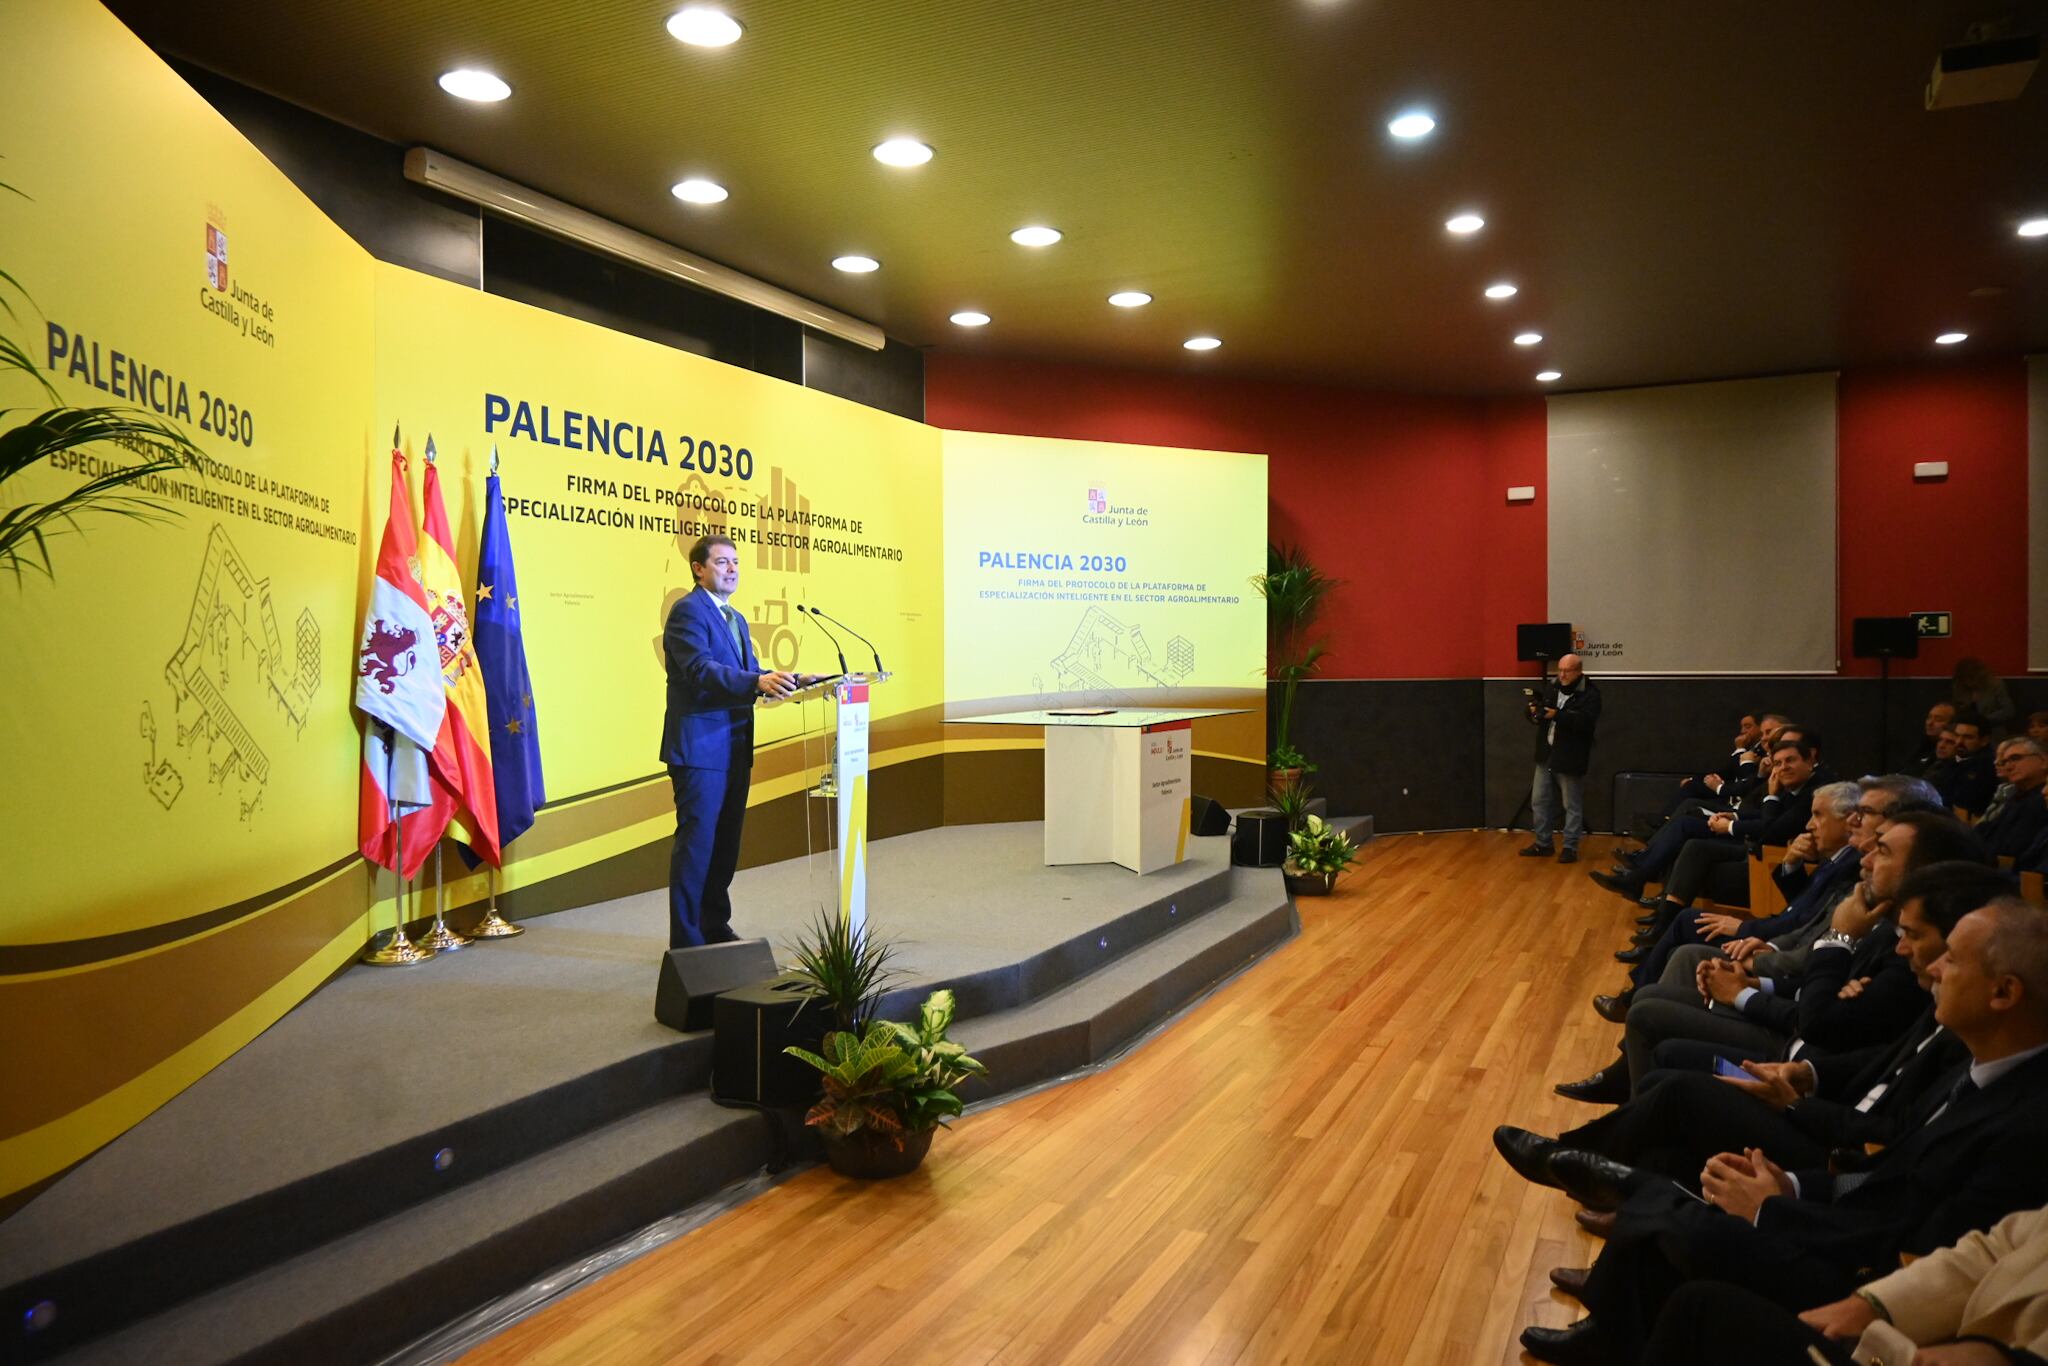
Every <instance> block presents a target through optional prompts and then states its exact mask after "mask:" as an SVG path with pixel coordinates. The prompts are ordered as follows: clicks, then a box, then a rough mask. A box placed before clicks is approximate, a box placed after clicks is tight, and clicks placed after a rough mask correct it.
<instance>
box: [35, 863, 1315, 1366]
mask: <svg viewBox="0 0 2048 1366" xmlns="http://www.w3.org/2000/svg"><path fill="white" fill-rule="evenodd" d="M1222 881H1223V883H1224V886H1223V887H1222V888H1221V891H1222V892H1223V893H1226V894H1227V893H1230V892H1237V893H1239V895H1235V896H1228V895H1226V896H1224V897H1222V898H1221V899H1220V904H1212V905H1210V906H1207V907H1203V908H1201V909H1199V910H1196V911H1190V910H1189V909H1188V908H1186V907H1181V908H1180V909H1179V910H1177V911H1175V912H1173V913H1171V914H1169V915H1167V917H1166V919H1167V921H1168V928H1167V929H1163V930H1157V929H1154V928H1153V927H1152V926H1150V925H1149V924H1147V923H1140V922H1133V923H1131V924H1128V925H1126V926H1125V929H1126V931H1127V932H1129V933H1133V934H1138V935H1141V936H1142V937H1141V938H1140V939H1139V941H1138V942H1137V944H1136V945H1135V946H1134V947H1131V948H1129V949H1128V951H1125V952H1122V953H1119V954H1114V955H1112V954H1110V953H1109V952H1108V951H1107V950H1104V949H1102V948H1101V946H1100V944H1099V943H1098V944H1096V945H1095V946H1094V948H1095V953H1096V955H1097V959H1096V961H1097V962H1098V964H1099V965H1098V966H1097V967H1096V968H1095V969H1094V970H1093V971H1090V972H1085V973H1080V974H1078V975H1076V976H1073V977H1072V978H1070V979H1069V980H1067V981H1066V982H1065V984H1064V985H1061V986H1059V987H1057V988H1055V989H1054V990H1052V991H1051V992H1050V993H1049V994H1046V995H1043V996H1041V997H1038V998H1037V999H1028V1000H1026V1001H1025V1002H1024V1003H1022V1004H1020V1005H1018V1006H1016V1007H1014V1008H1011V1009H1007V1010H1002V1011H997V1012H994V1013H991V1014H986V1015H982V1016H979V1017H976V1018H973V1019H968V1020H963V1021H961V1022H960V1023H959V1025H958V1026H957V1027H956V1028H955V1031H954V1033H955V1036H956V1037H957V1038H959V1039H960V1040H961V1041H962V1042H963V1043H966V1044H967V1045H968V1047H969V1048H970V1050H971V1051H973V1052H974V1053H975V1054H976V1055H977V1056H979V1057H981V1058H983V1060H984V1061H986V1062H987V1063H988V1064H989V1065H990V1067H991V1069H992V1071H993V1072H994V1083H995V1085H996V1086H999V1087H1000V1088H1001V1090H1002V1091H1013V1090H1018V1089H1022V1088H1025V1087H1029V1086H1033V1085H1036V1084H1039V1083H1041V1082H1044V1081H1047V1080H1051V1079H1053V1078H1057V1077H1059V1076H1062V1075H1065V1074H1067V1073H1070V1072H1073V1071H1076V1070H1078V1069H1080V1068H1082V1067H1085V1066H1087V1065H1089V1064H1090V1063H1094V1062H1098V1061H1101V1060H1102V1059H1104V1058H1105V1057H1108V1056H1110V1055H1112V1054H1113V1053H1114V1052H1115V1051H1116V1050H1117V1049H1119V1048H1120V1047H1122V1046H1124V1045H1125V1044H1127V1043H1128V1042H1129V1041H1130V1040H1131V1039H1133V1038H1135V1037H1137V1036H1138V1035H1139V1034H1141V1033H1143V1032H1144V1031H1145V1030H1146V1029H1147V1028H1150V1027H1151V1026H1152V1025H1154V1024H1156V1023H1157V1022H1159V1021H1161V1020H1163V1019H1165V1018H1167V1017H1168V1016H1170V1015H1171V1014H1172V1013H1173V1012H1174V1011H1176V1010H1178V1009H1179V1008H1180V1007H1181V1006H1183V1005H1185V1004H1186V1003H1187V1002H1188V1001H1190V1000H1192V999H1194V998H1195V997H1196V996H1198V995H1200V994H1201V993H1202V992H1203V991H1204V990H1205V989H1206V988H1207V987H1209V986H1210V985H1211V984H1213V983H1214V982H1216V981H1218V980H1220V979H1222V978H1223V977H1226V976H1228V975H1230V974H1231V973H1232V972H1234V971H1236V970H1238V969H1239V968H1242V967H1243V966H1245V965H1246V964H1248V963H1249V962H1251V961H1252V960H1254V959H1256V958H1257V957H1258V956H1260V955H1261V954H1263V953H1265V952H1266V951H1268V950H1270V949H1271V948H1273V947H1274V946H1276V945H1277V944H1280V943H1282V942H1284V941H1285V940H1287V939H1288V938H1291V937H1292V936H1293V934H1294V933H1295V932H1296V930H1297V927H1298V921H1297V920H1296V918H1295V915H1294V912H1293V908H1292V907H1291V905H1289V904H1288V902H1287V901H1286V899H1285V897H1284V895H1283V892H1282V889H1281V887H1280V878H1279V875H1278V873H1277V872H1273V871H1271V870H1265V871H1259V870H1248V869H1247V870H1228V871H1226V872H1225V874H1224V875H1223V878H1222ZM1112 947H1115V946H1114V945H1113V946H1112ZM921 993H922V989H921V988H920V989H918V993H917V994H919V995H921ZM769 1124H770V1121H769V1120H768V1118H767V1117H765V1116H763V1115H760V1114H757V1113H754V1112H750V1111H743V1110H731V1109H726V1108H723V1107H720V1106H718V1105H716V1104H714V1103H713V1102H712V1101H711V1100H710V1099H709V1098H708V1097H707V1096H705V1095H703V1094H702V1093H695V1094H692V1095H688V1096H681V1097H675V1098H671V1099H667V1100H663V1101H661V1102H659V1103H657V1104H654V1105H651V1106H649V1107H647V1108H645V1109H643V1110H640V1111H638V1112H636V1113H633V1114H629V1115H626V1116H624V1117H621V1118H616V1119H613V1120H611V1121H610V1122H609V1123H607V1124H605V1125H603V1126H602V1127H600V1128H596V1129H593V1130H591V1131H589V1132H586V1133H582V1134H578V1135H575V1136H572V1137H570V1138H568V1139H566V1140H565V1141H562V1142H560V1143H559V1144H557V1145H556V1146H554V1147H551V1148H549V1149H547V1150H545V1151H541V1152H538V1153H536V1154H535V1155H533V1156H531V1157H528V1158H526V1159H524V1160H522V1161H517V1162H513V1163H511V1164H510V1165H507V1166H504V1167H502V1168H501V1169H498V1170H495V1171H491V1172H488V1173H487V1174H484V1175H482V1176H480V1177H477V1178H475V1179H473V1180H471V1181H469V1182H468V1183H467V1184H464V1185H461V1186H458V1187H456V1188H454V1189H450V1190H446V1191H445V1192H444V1193H441V1194H438V1195H434V1196H432V1197H431V1198H425V1199H420V1200H418V1201H417V1202H416V1203H413V1204H410V1205H409V1206H407V1207H406V1208H404V1209H402V1210H400V1211H399V1212H397V1213H393V1214H390V1215H388V1216H387V1217H383V1218H381V1219H378V1220H377V1221H376V1222H374V1223H370V1224H368V1225H367V1226H365V1227H360V1228H356V1229H354V1230H353V1231H350V1232H346V1233H344V1234H342V1235H340V1236H337V1237H334V1238H332V1239H331V1240H329V1241H325V1242H322V1243H321V1244H319V1245H318V1246H313V1247H310V1248H306V1249H301V1250H296V1255H289V1256H287V1257H285V1258H283V1259H281V1260H278V1261H277V1262H276V1263H275V1264H274V1265H270V1266H267V1267H265V1268H264V1269H262V1270H259V1271H256V1272H254V1273H253V1274H249V1275H246V1276H244V1277H242V1278H241V1279H239V1280H236V1281H233V1282H232V1283H229V1284H226V1285H223V1286H219V1287H217V1288H213V1289H211V1290H208V1291H206V1292H204V1293H199V1294H197V1295H195V1296H193V1297H191V1298H188V1299H186V1300H184V1301H183V1302H182V1303H178V1304H175V1305H171V1306H169V1307H168V1308H165V1309H163V1310H162V1311H161V1312H158V1313H155V1314H154V1315H153V1316H152V1317H148V1318H144V1319H142V1320H141V1321H139V1322H135V1323H133V1324H131V1325H130V1326H128V1327H126V1328H124V1329H121V1330H119V1331H116V1332H114V1333H113V1334H111V1335H108V1336H103V1337H98V1338H94V1339H91V1340H89V1341H86V1342H85V1343H83V1344H82V1345H81V1346H79V1347H78V1348H76V1349H74V1350H73V1351H71V1352H69V1353H67V1354H65V1355H63V1356H62V1357H60V1358H57V1359H59V1360H62V1361H66V1362H79V1363H128V1362H136V1361H148V1362H150V1363H152V1366H157V1364H158V1363H162V1364H163V1366H175V1364H178V1363H219V1362H235V1363H257V1362H280V1363H283V1362H289V1363H293V1366H300V1364H302V1363H304V1364H308V1366H311V1364H315V1363H323V1362H362V1361H365V1360H374V1359H376V1358H377V1357H378V1356H380V1355H383V1354H385V1353H388V1352H390V1351H392V1350H395V1349H397V1348H399V1347H401V1346H403V1345H404V1344H405V1343H408V1342H411V1341H414V1340H415V1339H417V1338H419V1337H420V1336H421V1335H423V1334H425V1333H428V1332H430V1331H432V1330H433V1329H434V1328H436V1327H438V1326H439V1325H441V1324H443V1323H445V1322H447V1321H448V1320H450V1319H452V1318H455V1317H457V1316H459V1315H460V1314H462V1313H464V1312H466V1311H468V1310H470V1309H472V1308H474V1307H476V1306H477V1305H479V1304H482V1303H484V1302H486V1301H488V1300H490V1299H491V1298H493V1297H495V1296H497V1295H501V1294H505V1293H508V1292H511V1291H513V1290H516V1289H518V1288H520V1287H522V1286H524V1285H527V1284H530V1283H531V1282H532V1281H534V1280H535V1279H537V1278H538V1277H540V1276H541V1275H543V1274H544V1273H546V1272H548V1271H550V1270H552V1269H555V1268H558V1267H561V1266H564V1265H567V1264H570V1263H572V1262H574V1261H576V1260H578V1259H579V1258H581V1257H584V1256H587V1255H589V1254H590V1253H592V1252H595V1251H598V1250H600V1249H602V1248H603V1247H605V1246H607V1245H609V1244H612V1243H615V1242H617V1241H619V1240H620V1239H622V1238H624V1237H625V1236H626V1235H628V1234H630V1233H631V1232H632V1231H634V1230H636V1229H639V1228H642V1227H645V1226H646V1225H648V1224H650V1223H653V1222H654V1221H656V1220H658V1219H661V1218H664V1217H666V1216H668V1215H671V1214H674V1213H676V1212H678V1211H679V1210H683V1209H686V1208H688V1207H689V1206H691V1205H693V1204H696V1203H698V1202H700V1201H702V1200H704V1199H707V1198H709V1197H710V1196H712V1195H715V1194H716V1193H717V1192H718V1191H720V1190H721V1189H724V1188H726V1187H728V1186H731V1185H732V1184H734V1183H735V1182H738V1181H741V1180H743V1179H745V1178H747V1177H748V1176H750V1175H752V1174H754V1173H756V1172H758V1171H759V1170H761V1168H762V1166H763V1165H764V1163H765V1162H767V1161H768V1159H769V1157H770V1156H771V1154H772V1153H773V1152H774V1151H775V1150H776V1146H777V1142H776V1139H775V1137H774V1135H773V1132H772V1130H771V1129H770V1128H769ZM942 1152H943V1150H942V1149H941V1153H942ZM459 1160H460V1158H459V1156H458V1161H459ZM941 1160H943V1157H941ZM364 1179H365V1180H366V1181H374V1179H375V1178H374V1174H372V1173H366V1174H365V1176H364ZM371 1195H372V1193H371V1191H370V1190H369V1189H367V1188H366V1191H365V1199H366V1202H368V1203H372V1204H374V1203H375V1202H374V1199H372V1198H371ZM74 1308H76V1306H74ZM59 1312H60V1314H61V1313H62V1312H63V1310H62V1307H61V1306H60V1310H59ZM71 1326H74V1327H75V1326H76V1325H71ZM52 1336H56V1335H55V1334H53V1335H52Z"/></svg>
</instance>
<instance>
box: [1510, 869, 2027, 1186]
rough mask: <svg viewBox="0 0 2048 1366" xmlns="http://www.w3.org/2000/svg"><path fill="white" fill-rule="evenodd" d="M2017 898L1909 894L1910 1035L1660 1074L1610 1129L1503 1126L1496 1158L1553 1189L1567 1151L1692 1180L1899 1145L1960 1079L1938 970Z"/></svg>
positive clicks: (1973, 881) (1611, 1119) (1994, 881)
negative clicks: (1944, 1083)
mask: <svg viewBox="0 0 2048 1366" xmlns="http://www.w3.org/2000/svg"><path fill="white" fill-rule="evenodd" d="M2014 887H2015V883H2014V880H2013V878H2012V876H2011V875H2010V874H2007V873H2001V872H1999V871H1998V870H1996V869H1994V868H1987V867H1985V866H1984V865H1983V864H1981V863H1967V862H1949V863H1936V864H1931V865H1929V866H1927V867H1924V868H1921V869H1920V870H1918V871H1917V872H1915V873H1913V874H1912V875H1911V876H1910V877H1908V878H1907V879H1906V881H1905V883H1904V885H1902V886H1901V887H1900V888H1899V895H1898V901H1899V935H1898V939H1897V942H1896V948H1895V950H1894V951H1895V952H1896V953H1897V954H1898V955H1899V956H1900V957H1901V958H1902V959H1903V960H1904V961H1905V963H1906V965H1907V968H1908V970H1909V971H1910V973H1911V975H1912V977H1913V980H1914V982H1915V984H1916V985H1917V987H1918V992H1917V999H1918V1000H1919V1001H1920V1002H1921V1011H1920V1016H1919V1018H1918V1019H1917V1020H1915V1021H1914V1023H1913V1024H1912V1026H1911V1027H1909V1028H1908V1029H1907V1030H1906V1031H1905V1032H1904V1033H1903V1034H1901V1035H1898V1036H1896V1037H1893V1038H1889V1039H1884V1040H1881V1041H1877V1042H1873V1043H1870V1044H1868V1045H1865V1046H1864V1047H1862V1048H1858V1049H1851V1050H1847V1051H1826V1050H1821V1049H1813V1050H1809V1051H1804V1052H1802V1053H1801V1055H1800V1056H1799V1058H1798V1059H1797V1060H1794V1061H1789V1062H1761V1063H1759V1062H1745V1063H1743V1064H1742V1065H1741V1068H1740V1070H1730V1069H1723V1070H1722V1072H1720V1073H1719V1074H1716V1073H1709V1072H1705V1071H1656V1072H1652V1073H1650V1075H1649V1076H1647V1077H1645V1078H1644V1079H1643V1088H1642V1094H1641V1095H1639V1096H1638V1097H1636V1099H1634V1100H1632V1101H1630V1102H1628V1103H1627V1104H1626V1105H1623V1106H1620V1107H1619V1108H1617V1109H1615V1110H1612V1111H1609V1112H1608V1113H1607V1114H1605V1115H1602V1116H1601V1117H1600V1118H1598V1119H1595V1120H1593V1121H1591V1122H1589V1123H1586V1124H1581V1125H1580V1126H1578V1127H1577V1128H1575V1129H1567V1130H1565V1132H1563V1133H1561V1134H1559V1135H1558V1136H1557V1137H1556V1138H1555V1139H1546V1138H1544V1137H1542V1136H1541V1135H1540V1134H1533V1133H1530V1132H1529V1131H1528V1130H1526V1129H1517V1128H1514V1127H1512V1126H1510V1125H1502V1126H1501V1127H1500V1128H1499V1129H1496V1130H1495V1131H1494V1136H1493V1142H1494V1147H1496V1148H1497V1149H1499V1151H1500V1154H1501V1156H1502V1157H1504V1158H1506V1159H1507V1161H1508V1164H1509V1165H1510V1166H1512V1167H1514V1169H1515V1170H1516V1171H1517V1172H1519V1173H1521V1174H1522V1175H1523V1176H1524V1177H1526V1178H1527V1179H1529V1180H1531V1181H1534V1182H1536V1183H1538V1184H1539V1185H1550V1186H1554V1185H1556V1184H1557V1181H1556V1179H1555V1178H1554V1177H1552V1176H1551V1174H1550V1170H1549V1160H1550V1158H1551V1157H1552V1156H1553V1155H1555V1154H1556V1153H1558V1152H1561V1151H1565V1150H1567V1149H1578V1150H1580V1151H1584V1152H1591V1153H1598V1154H1600V1155H1601V1156H1603V1157H1607V1158H1612V1159H1613V1160H1615V1161H1617V1162H1625V1163H1628V1164H1629V1165H1631V1166H1635V1167H1641V1168H1644V1169H1646V1170H1649V1171H1654V1172H1661V1173H1663V1174H1664V1175H1666V1176H1674V1177H1684V1176H1690V1175H1691V1174H1692V1173H1694V1172H1697V1171H1698V1170H1699V1169H1700V1164H1701V1163H1703V1162H1705V1161H1706V1160H1707V1159H1708V1158H1710V1157H1712V1156H1713V1155H1714V1154H1716V1153H1721V1152H1731V1151H1735V1152H1739V1151H1743V1150H1745V1149H1748V1148H1752V1147H1754V1148H1760V1149H1762V1150H1763V1151H1764V1152H1765V1153H1766V1154H1767V1155H1768V1156H1769V1157H1770V1158H1771V1160H1772V1161H1774V1162H1776V1163H1778V1164H1779V1165H1780V1166H1783V1167H1810V1166H1815V1165H1818V1164H1823V1163H1825V1162H1826V1161H1827V1159H1828V1154H1829V1153H1830V1152H1832V1151H1834V1150H1835V1149H1837V1148H1847V1147H1851V1146H1854V1145H1859V1144H1865V1143H1879V1144H1883V1143H1890V1142H1893V1141H1895V1140H1896V1139H1897V1138H1898V1137H1899V1133H1900V1126H1901V1125H1902V1124H1904V1123H1906V1122H1907V1120H1908V1119H1909V1118H1910V1116H1911V1115H1912V1114H1914V1113H1916V1111H1915V1108H1914V1107H1915V1106H1916V1104H1917V1103H1918V1102H1917V1097H1918V1096H1920V1095H1921V1094H1922V1093H1923V1092H1924V1091H1925V1089H1926V1088H1927V1087H1928V1086H1931V1085H1933V1084H1934V1083H1935V1082H1936V1080H1937V1079H1939V1078H1940V1077H1942V1076H1943V1075H1945V1074H1949V1073H1951V1072H1952V1070H1953V1066H1952V1065H1953V1064H1954V1063H1955V1062H1956V1061H1958V1060H1959V1059H1960V1058H1961V1056H1962V1044H1961V1043H1960V1042H1958V1041H1957V1040H1956V1038H1955V1036H1954V1035H1952V1034H1950V1033H1948V1032H1947V1031H1946V1030H1945V1029H1943V1028H1942V1027H1941V1024H1940V1022H1939V1021H1937V1020H1936V1019H1935V1018H1934V1002H1933V998H1932V996H1931V995H1930V991H1931V988H1932V986H1933V981H1934V978H1933V968H1934V963H1935V960H1937V959H1938V958H1940V957H1941V955H1942V954H1943V953H1945V952H1946V951H1947V948H1948V935H1949V932H1950V931H1952V930H1953V929H1954V928H1955V927H1956V925H1957V923H1959V922H1960V921H1961V920H1962V918H1963V917H1964V916H1966V915H1968V914H1969V913H1970V912H1972V911H1974V910H1976V909H1978V908H1979V907H1981V906H1985V905H1988V904H1990V903H1991V902H1992V901H1994V900H1996V899H1997V898H1999V897H2001V896H2010V895H2012V893H2013V890H2014Z"/></svg>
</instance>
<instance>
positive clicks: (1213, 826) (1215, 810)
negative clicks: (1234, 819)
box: [1188, 795, 1230, 835]
mask: <svg viewBox="0 0 2048 1366" xmlns="http://www.w3.org/2000/svg"><path fill="white" fill-rule="evenodd" d="M1193 800H1194V807H1193V809H1192V810H1191V811H1190V812H1189V813H1188V833H1189V834H1190V835H1227V834H1229V833H1230V808H1228V807H1226V806H1225V805H1224V804H1223V803H1222V802H1219V801H1217V800H1216V799H1215V798H1214V797H1203V796H1200V795H1197V796H1196V797H1195V798H1194V799H1193Z"/></svg>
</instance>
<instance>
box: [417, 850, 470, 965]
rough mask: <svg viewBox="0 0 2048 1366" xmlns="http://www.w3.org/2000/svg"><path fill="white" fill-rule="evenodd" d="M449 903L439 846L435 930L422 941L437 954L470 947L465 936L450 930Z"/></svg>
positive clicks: (435, 878) (429, 932) (435, 890)
mask: <svg viewBox="0 0 2048 1366" xmlns="http://www.w3.org/2000/svg"><path fill="white" fill-rule="evenodd" d="M443 843H445V841H443ZM447 902H448V887H447V884H446V883H444V882H442V881H441V845H439V844H437V845H435V846H434V928H433V929H431V930H428V931H427V933H426V934H425V935H424V936H423V937H422V938H421V939H420V943H421V944H423V945H425V946H426V947H427V948H430V949H432V950H433V951H434V952H435V953H453V952H454V951H455V950H457V949H466V948H468V947H469V940H468V939H467V938H466V937H465V936H463V935H459V934H457V933H456V932H455V931H453V930H451V929H449V928H448V919H447Z"/></svg>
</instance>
